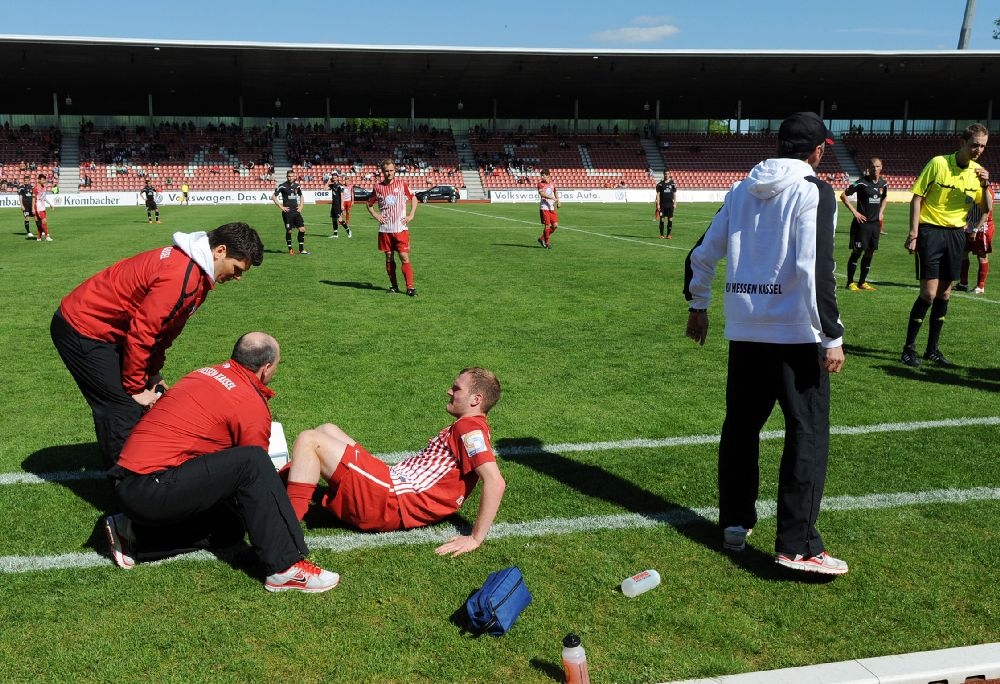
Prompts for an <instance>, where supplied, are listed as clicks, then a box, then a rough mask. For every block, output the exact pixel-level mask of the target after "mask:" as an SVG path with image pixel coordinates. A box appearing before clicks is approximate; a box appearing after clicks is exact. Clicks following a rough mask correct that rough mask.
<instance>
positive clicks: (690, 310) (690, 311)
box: [688, 307, 708, 313]
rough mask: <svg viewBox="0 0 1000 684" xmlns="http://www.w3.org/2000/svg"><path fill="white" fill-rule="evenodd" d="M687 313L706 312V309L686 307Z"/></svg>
mask: <svg viewBox="0 0 1000 684" xmlns="http://www.w3.org/2000/svg"><path fill="white" fill-rule="evenodd" d="M688 313H708V309H692V308H691V307H688Z"/></svg>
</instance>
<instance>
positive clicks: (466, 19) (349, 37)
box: [0, 0, 1000, 51]
mask: <svg viewBox="0 0 1000 684" xmlns="http://www.w3.org/2000/svg"><path fill="white" fill-rule="evenodd" d="M975 4H976V13H975V17H974V23H973V31H972V36H971V39H970V43H969V46H968V47H969V49H972V50H996V51H1000V40H995V39H994V38H993V37H992V36H993V29H994V24H993V22H994V20H995V19H997V18H998V17H1000V4H998V3H997V2H996V0H988V1H984V0H978V2H976V3H975ZM29 5H30V7H31V8H32V9H31V11H25V8H26V5H25V2H24V0H0V16H3V17H4V22H3V27H2V28H0V33H4V34H13V35H45V36H85V37H100V38H142V39H162V40H204V41H245V42H253V43H317V44H339V45H429V46H455V47H500V48H570V49H574V48H575V49H602V48H603V49H610V50H618V49H647V50H698V49H728V50H739V49H746V50H890V51H892V50H903V51H908V50H954V49H956V48H957V46H958V40H959V34H960V32H961V27H962V19H963V17H964V15H965V7H966V0H880V1H879V2H871V3H850V4H849V3H836V2H832V3H831V2H821V1H820V0H764V1H763V2H754V1H753V0H714V1H709V2H698V1H697V0H684V1H683V2H682V1H678V0H657V1H655V2H642V3H639V2H627V3H625V5H622V4H621V3H620V2H614V1H612V0H576V2H569V1H566V0H548V1H546V2H537V1H535V2H530V1H525V0H499V1H498V0H471V1H469V2H462V1H460V0H417V1H414V2H400V1H397V0H382V1H381V2H380V1H379V0H348V1H347V2H344V1H343V0H340V1H335V0H326V2H320V1H318V0H295V1H293V2H278V3H275V2H255V1H254V0H245V1H244V2H235V1H234V0H201V1H198V2H195V1H193V0H171V1H170V2H166V3H142V2H135V1H134V0H133V1H132V2H124V1H122V0H97V1H96V2H84V1H81V0H36V1H34V2H30V3H29Z"/></svg>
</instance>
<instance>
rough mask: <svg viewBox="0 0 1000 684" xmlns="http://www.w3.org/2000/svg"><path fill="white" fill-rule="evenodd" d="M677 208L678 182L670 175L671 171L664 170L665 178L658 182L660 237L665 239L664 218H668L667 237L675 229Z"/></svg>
mask: <svg viewBox="0 0 1000 684" xmlns="http://www.w3.org/2000/svg"><path fill="white" fill-rule="evenodd" d="M676 208H677V183H675V182H674V179H673V178H671V177H670V172H669V171H664V172H663V180H661V181H660V182H659V183H657V184H656V215H657V216H658V217H659V219H660V239H661V240H662V239H663V218H664V217H666V219H667V236H666V237H667V239H668V240H672V239H673V236H672V235H671V234H670V233H671V232H672V231H673V229H674V209H676Z"/></svg>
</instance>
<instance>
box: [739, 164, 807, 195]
mask: <svg viewBox="0 0 1000 684" xmlns="http://www.w3.org/2000/svg"><path fill="white" fill-rule="evenodd" d="M814 175H816V171H815V169H813V167H811V166H809V164H807V163H806V162H804V161H802V160H801V159H787V158H781V159H765V160H764V161H762V162H760V163H759V164H757V166H755V167H753V169H752V170H751V171H750V174H749V175H748V176H747V178H746V180H744V181H743V183H744V186H745V187H746V189H747V191H748V192H750V194H752V195H753V196H754V197H757V198H758V199H770V198H772V197H775V196H777V195H780V194H781V193H783V192H784V191H785V190H787V189H788V188H789V187H790V186H791V185H792V184H794V183H795V182H797V181H799V180H801V179H803V178H805V177H806V176H814Z"/></svg>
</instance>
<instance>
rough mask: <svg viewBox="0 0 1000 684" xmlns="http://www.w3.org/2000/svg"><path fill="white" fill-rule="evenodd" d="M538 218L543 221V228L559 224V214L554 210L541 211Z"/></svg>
mask: <svg viewBox="0 0 1000 684" xmlns="http://www.w3.org/2000/svg"><path fill="white" fill-rule="evenodd" d="M538 217H539V218H540V219H541V220H542V225H543V226H551V225H555V224H557V223H559V214H557V213H556V212H555V211H553V210H552V209H539V210H538Z"/></svg>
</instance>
